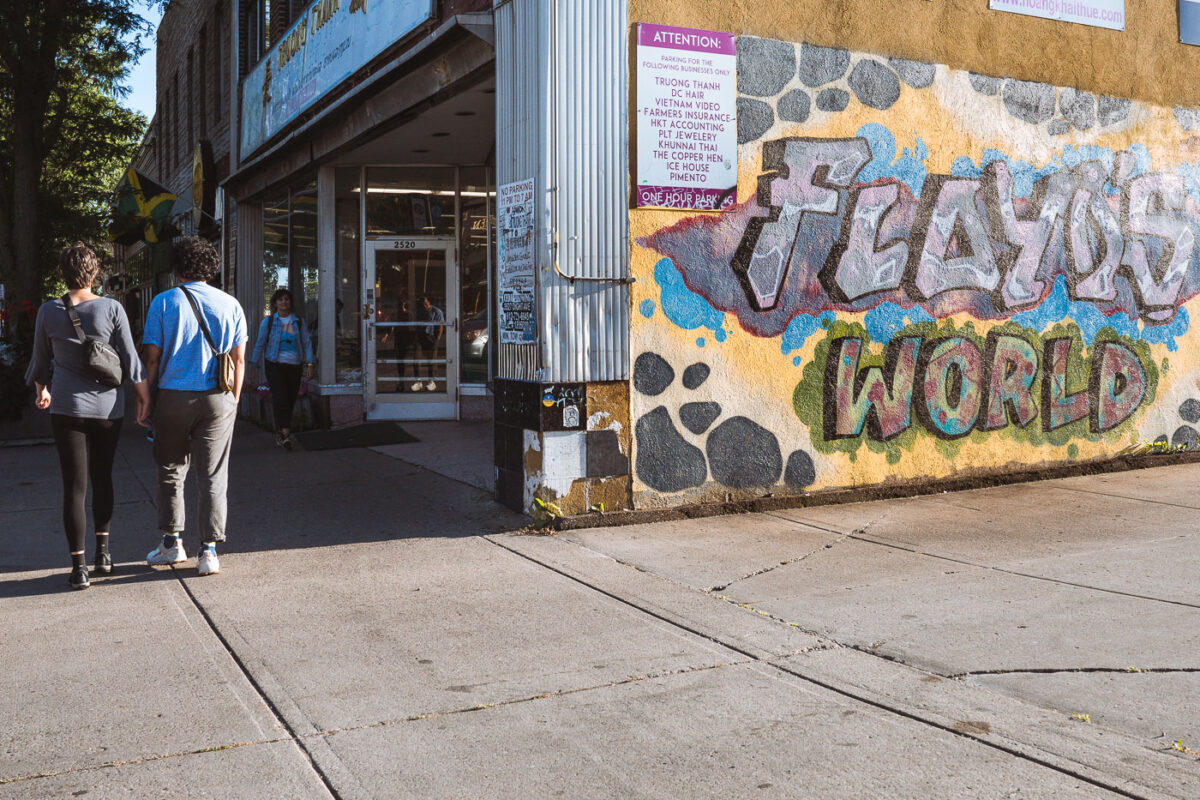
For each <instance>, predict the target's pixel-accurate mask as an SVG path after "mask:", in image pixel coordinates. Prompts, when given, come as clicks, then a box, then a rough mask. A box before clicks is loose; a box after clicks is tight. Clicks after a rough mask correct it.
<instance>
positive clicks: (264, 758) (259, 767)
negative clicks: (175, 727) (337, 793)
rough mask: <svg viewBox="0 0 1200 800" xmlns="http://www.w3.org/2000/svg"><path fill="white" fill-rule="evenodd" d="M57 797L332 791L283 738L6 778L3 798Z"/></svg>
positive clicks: (260, 799)
mask: <svg viewBox="0 0 1200 800" xmlns="http://www.w3.org/2000/svg"><path fill="white" fill-rule="evenodd" d="M51 797H67V798H70V797H84V798H87V800H127V799H128V798H130V797H144V798H151V797H155V798H158V797H163V798H168V797H186V798H213V800H229V799H230V798H237V799H238V800H248V798H254V800H293V798H294V800H322V799H323V798H329V797H331V795H330V793H329V790H328V789H327V788H326V787H325V784H323V783H322V782H321V779H320V777H319V776H318V775H317V774H316V772H315V771H314V770H313V768H312V764H310V763H309V762H308V760H307V759H306V758H305V757H304V754H303V753H301V752H300V749H299V748H298V747H297V746H296V744H295V743H294V742H292V741H283V742H272V743H270V744H255V745H248V746H244V747H234V748H230V749H226V750H220V751H215V752H208V753H194V754H188V755H180V756H173V757H169V758H160V759H155V760H151V761H140V762H134V763H130V764H122V765H120V766H113V767H104V768H99V769H85V770H76V771H73V772H68V773H66V774H62V775H54V776H51V777H46V778H35V779H32V780H26V781H18V782H16V783H3V784H0V800H30V798H51Z"/></svg>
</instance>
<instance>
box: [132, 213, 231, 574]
mask: <svg viewBox="0 0 1200 800" xmlns="http://www.w3.org/2000/svg"><path fill="white" fill-rule="evenodd" d="M171 266H172V268H173V269H174V271H175V277H176V279H178V281H179V283H180V285H179V286H176V287H175V288H173V289H168V290H167V291H165V292H163V293H162V294H160V295H158V296H157V297H155V298H154V300H153V301H152V302H151V303H150V310H149V312H148V313H147V314H146V328H145V331H144V333H143V338H142V344H143V345H144V346H145V359H146V375H147V378H148V380H149V382H150V385H151V386H155V385H157V387H158V395H157V397H156V398H155V401H154V408H153V414H154V460H155V461H156V462H158V527H159V530H161V531H162V532H163V537H162V542H161V543H160V544H159V546H158V547H157V548H156V549H154V550H152V551H150V553H149V555H147V556H146V563H148V564H150V565H152V566H154V565H166V564H178V563H179V562H181V561H185V560H187V553H186V552H185V551H184V548H183V541H182V535H183V526H184V519H185V513H184V511H185V509H184V501H183V485H184V480H185V479H186V478H187V473H188V467H189V464H190V463H191V461H192V460H194V461H195V463H196V477H197V482H198V483H199V484H200V556H199V559H198V566H199V571H200V574H201V575H212V574H214V573H216V572H219V571H220V568H221V567H220V562H219V561H218V560H217V548H216V544H217V542H223V541H225V522H226V511H227V504H226V498H225V492H226V488H227V485H228V482H229V450H230V445H231V443H232V442H233V423H234V420H235V419H236V417H237V404H238V399H239V398H240V396H241V392H242V382H243V380H244V378H245V371H246V315H245V314H244V313H243V312H242V307H241V306H240V305H239V304H238V301H237V300H235V299H234V298H233V297H232V296H230V295H228V294H226V293H225V292H223V291H221V290H220V289H217V288H215V287H213V286H209V285H208V281H210V280H212V278H213V277H215V276H216V274H217V270H218V269H219V268H220V266H221V257H220V255H218V254H217V251H216V250H215V249H214V248H213V246H212V245H211V244H209V243H208V242H207V241H205V240H204V239H202V238H200V237H199V236H185V237H183V238H182V239H179V240H178V241H176V242H175V244H174V245H173V246H172V249H171ZM193 302H194V303H195V306H193V305H192V304H193ZM206 332H207V336H206ZM210 339H211V344H210V342H209V340H210ZM223 353H228V354H229V356H230V358H231V359H232V361H233V364H234V381H233V383H234V385H233V390H232V391H229V392H226V391H223V390H222V389H221V388H220V387H219V385H218V382H217V354H223ZM149 417H150V410H149V409H146V410H144V411H142V412H141V413H139V414H138V422H139V423H142V424H146V423H147V422H149Z"/></svg>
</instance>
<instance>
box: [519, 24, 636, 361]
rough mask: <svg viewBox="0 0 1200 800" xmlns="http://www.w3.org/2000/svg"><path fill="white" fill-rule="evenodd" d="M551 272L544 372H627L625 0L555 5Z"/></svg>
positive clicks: (543, 300)
mask: <svg viewBox="0 0 1200 800" xmlns="http://www.w3.org/2000/svg"><path fill="white" fill-rule="evenodd" d="M552 7H554V8H555V9H556V10H555V13H554V14H553V17H554V28H553V33H552V35H551V37H550V41H551V42H552V46H551V52H552V53H553V57H554V64H553V67H552V71H553V75H554V80H553V82H552V84H551V91H552V97H551V107H552V109H553V124H552V127H551V130H553V131H554V132H555V138H554V152H553V153H552V154H551V157H552V161H551V164H552V184H551V186H552V187H553V190H554V191H553V193H552V198H553V203H554V205H553V212H552V217H551V219H552V224H553V225H554V230H553V231H552V235H551V237H550V238H551V240H552V241H553V242H554V245H555V251H554V253H553V254H552V258H553V259H554V262H553V264H552V266H553V267H554V268H553V269H551V270H547V271H543V272H542V273H541V274H542V276H543V278H544V280H543V282H542V285H541V293H540V297H539V305H540V306H541V307H542V308H544V309H545V311H546V317H547V320H548V323H549V324H548V325H545V326H543V330H545V331H546V334H547V335H546V337H545V341H544V343H543V351H544V359H545V365H546V373H545V380H548V381H549V380H553V381H571V382H591V381H614V380H626V379H627V378H628V376H629V345H628V338H629V291H628V285H627V283H626V279H627V276H628V274H629V255H628V254H629V235H628V214H627V211H626V202H627V196H628V188H627V184H628V177H627V176H628V170H627V168H626V163H627V155H626V152H627V148H626V130H627V127H626V118H627V99H626V98H627V96H628V66H627V58H628V43H627V39H628V37H627V28H628V26H627V23H626V20H627V3H626V0H590V1H588V0H562V1H561V2H558V3H556V4H554V5H553V6H552Z"/></svg>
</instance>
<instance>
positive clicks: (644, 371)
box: [633, 353, 675, 397]
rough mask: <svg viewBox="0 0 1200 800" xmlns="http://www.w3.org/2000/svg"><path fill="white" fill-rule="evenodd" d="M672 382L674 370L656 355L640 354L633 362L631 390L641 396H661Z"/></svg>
mask: <svg viewBox="0 0 1200 800" xmlns="http://www.w3.org/2000/svg"><path fill="white" fill-rule="evenodd" d="M673 380H675V370H673V369H671V365H670V364H668V363H667V362H666V361H665V360H664V359H663V357H662V356H660V355H659V354H658V353H642V354H641V355H640V356H638V357H637V361H634V362H633V388H635V389H637V390H638V391H639V392H641V393H642V394H645V395H649V396H650V397H654V396H655V395H658V394H662V393H663V391H664V390H665V389H666V388H667V387H668V386H670V385H671V381H673Z"/></svg>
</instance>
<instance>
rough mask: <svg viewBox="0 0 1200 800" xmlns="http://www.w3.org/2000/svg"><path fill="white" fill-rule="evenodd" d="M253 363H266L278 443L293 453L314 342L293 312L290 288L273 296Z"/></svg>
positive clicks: (302, 321) (263, 364)
mask: <svg viewBox="0 0 1200 800" xmlns="http://www.w3.org/2000/svg"><path fill="white" fill-rule="evenodd" d="M250 363H251V364H253V365H254V366H255V368H257V367H258V365H259V364H262V367H263V372H264V373H265V376H266V379H267V385H268V386H270V387H271V408H272V410H273V411H274V412H275V443H276V444H278V445H280V446H281V447H284V448H286V449H288V450H291V449H292V444H293V442H292V407H293V406H294V405H296V397H297V396H298V395H299V394H300V377H301V374H303V376H304V377H305V378H311V377H312V339H311V338H310V337H309V335H308V326H307V325H305V324H304V320H303V319H301V318H300V316H299V315H297V314H294V313H292V293H291V291H289V290H288V289H276V290H275V294H273V295H271V313H270V315H268V316H266V317H263V321H262V322H261V323H259V326H258V336H257V337H255V339H254V352H253V353H252V354H251V356H250Z"/></svg>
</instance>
